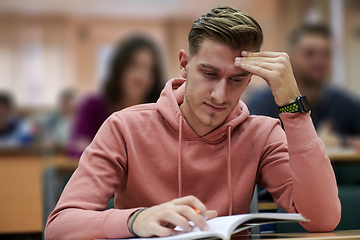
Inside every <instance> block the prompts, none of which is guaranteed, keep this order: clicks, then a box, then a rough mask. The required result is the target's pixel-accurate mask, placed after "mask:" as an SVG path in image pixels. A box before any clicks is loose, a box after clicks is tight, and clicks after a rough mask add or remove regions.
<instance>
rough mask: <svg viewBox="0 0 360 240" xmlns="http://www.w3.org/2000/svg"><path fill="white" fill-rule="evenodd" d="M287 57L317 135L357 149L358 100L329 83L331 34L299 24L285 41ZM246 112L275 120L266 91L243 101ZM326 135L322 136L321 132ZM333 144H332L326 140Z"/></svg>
mask: <svg viewBox="0 0 360 240" xmlns="http://www.w3.org/2000/svg"><path fill="white" fill-rule="evenodd" d="M289 46H290V50H289V55H290V58H291V63H292V68H293V72H294V75H295V79H296V81H297V85H298V87H299V90H300V92H301V94H302V95H306V96H307V98H308V101H309V103H310V106H311V118H312V120H313V123H314V126H315V128H316V130H317V132H318V134H319V136H320V138H322V136H324V138H327V139H328V140H329V138H330V136H332V137H336V138H337V141H335V145H338V144H342V145H343V144H345V145H350V146H352V147H355V148H358V150H360V147H359V146H360V141H359V136H360V101H359V99H358V98H355V97H354V96H352V95H350V94H349V93H347V92H346V91H344V90H343V89H341V88H339V87H335V86H332V85H331V84H330V83H329V72H330V67H331V63H332V59H331V58H332V56H331V32H330V29H329V27H328V26H326V25H323V24H303V25H300V26H299V27H298V28H296V29H295V30H294V31H293V32H292V34H291V35H290V38H289ZM247 105H248V107H249V110H250V113H251V114H254V115H266V116H270V117H274V118H279V107H278V106H277V105H276V103H275V100H274V97H273V95H272V93H271V91H270V88H266V89H264V90H261V91H259V92H256V93H254V94H253V95H252V96H251V97H250V99H249V101H248V102H247ZM325 132H326V133H325ZM323 140H324V142H325V144H326V143H327V142H328V143H329V142H332V143H334V141H326V139H323Z"/></svg>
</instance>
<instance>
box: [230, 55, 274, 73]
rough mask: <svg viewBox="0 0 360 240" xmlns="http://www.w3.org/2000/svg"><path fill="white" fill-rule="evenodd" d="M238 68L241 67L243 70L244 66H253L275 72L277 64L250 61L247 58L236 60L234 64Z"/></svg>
mask: <svg viewBox="0 0 360 240" xmlns="http://www.w3.org/2000/svg"><path fill="white" fill-rule="evenodd" d="M234 64H235V66H236V67H241V68H243V66H244V65H251V66H258V67H261V68H265V69H267V70H273V69H274V68H275V67H276V66H275V65H274V64H276V62H265V61H260V60H250V59H246V58H239V57H237V58H235V62H234Z"/></svg>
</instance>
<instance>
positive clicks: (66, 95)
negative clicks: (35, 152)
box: [42, 89, 76, 149]
mask: <svg viewBox="0 0 360 240" xmlns="http://www.w3.org/2000/svg"><path fill="white" fill-rule="evenodd" d="M75 109H76V92H75V91H74V90H73V89H65V90H63V91H62V92H61V93H60V95H59V100H58V106H57V109H55V110H54V111H53V112H51V113H50V114H49V115H48V116H46V117H45V120H44V122H43V124H42V134H43V136H42V137H43V141H44V147H45V148H46V149H53V148H64V147H65V146H66V145H67V143H68V142H69V139H70V132H71V126H72V123H73V117H74V114H75Z"/></svg>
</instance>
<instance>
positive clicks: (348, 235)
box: [231, 230, 360, 240]
mask: <svg viewBox="0 0 360 240" xmlns="http://www.w3.org/2000/svg"><path fill="white" fill-rule="evenodd" d="M231 239H232V240H240V239H241V240H245V239H267V240H273V239H281V240H294V239H306V240H310V239H312V240H320V239H324V240H325V239H329V240H330V239H332V240H337V239H360V230H345V231H334V232H330V233H273V234H250V235H236V236H234V237H232V238H231Z"/></svg>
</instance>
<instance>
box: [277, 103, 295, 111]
mask: <svg viewBox="0 0 360 240" xmlns="http://www.w3.org/2000/svg"><path fill="white" fill-rule="evenodd" d="M279 109H280V112H281V113H295V112H298V111H299V105H297V104H296V103H295V102H293V103H290V104H288V105H285V106H283V107H280V108H279Z"/></svg>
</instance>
